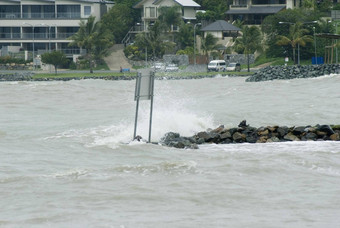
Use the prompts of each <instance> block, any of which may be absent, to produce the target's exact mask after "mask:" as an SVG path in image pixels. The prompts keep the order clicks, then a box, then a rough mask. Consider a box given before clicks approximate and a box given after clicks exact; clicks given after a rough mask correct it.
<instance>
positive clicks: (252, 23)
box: [244, 20, 263, 25]
mask: <svg viewBox="0 0 340 228" xmlns="http://www.w3.org/2000/svg"><path fill="white" fill-rule="evenodd" d="M262 21H263V20H245V21H244V24H246V25H260V24H262Z"/></svg>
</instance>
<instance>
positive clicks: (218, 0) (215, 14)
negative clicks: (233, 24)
mask: <svg viewBox="0 0 340 228" xmlns="http://www.w3.org/2000/svg"><path fill="white" fill-rule="evenodd" d="M197 3H198V4H200V5H201V6H202V8H203V9H205V10H206V11H207V12H209V17H210V19H212V20H222V19H224V18H225V12H226V11H227V10H228V7H229V5H230V4H231V3H232V0H202V1H197Z"/></svg>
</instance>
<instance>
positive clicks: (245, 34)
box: [234, 26, 262, 72]
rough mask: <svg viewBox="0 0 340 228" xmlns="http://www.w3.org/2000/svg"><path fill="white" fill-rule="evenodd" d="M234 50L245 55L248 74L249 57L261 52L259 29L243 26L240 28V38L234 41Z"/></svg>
mask: <svg viewBox="0 0 340 228" xmlns="http://www.w3.org/2000/svg"><path fill="white" fill-rule="evenodd" d="M234 50H235V51H236V52H237V53H243V54H245V55H247V63H248V64H247V65H248V72H249V71H250V69H249V65H250V63H249V55H250V54H253V53H254V52H256V51H260V50H262V35H261V32H260V29H259V28H258V27H256V26H250V27H248V26H244V27H243V28H242V36H241V37H239V38H237V39H236V41H235V45H234Z"/></svg>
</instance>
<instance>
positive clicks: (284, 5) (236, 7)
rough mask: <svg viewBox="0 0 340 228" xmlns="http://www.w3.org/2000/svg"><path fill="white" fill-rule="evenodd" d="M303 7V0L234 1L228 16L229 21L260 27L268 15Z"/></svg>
mask: <svg viewBox="0 0 340 228" xmlns="http://www.w3.org/2000/svg"><path fill="white" fill-rule="evenodd" d="M301 5H302V0H233V3H232V5H230V9H229V10H228V11H227V12H226V16H227V19H228V20H229V21H235V20H240V21H243V22H244V23H245V24H248V25H259V24H261V23H262V21H263V19H264V18H265V17H266V16H268V15H273V14H276V13H278V12H280V11H281V10H284V9H289V8H297V7H300V6H301Z"/></svg>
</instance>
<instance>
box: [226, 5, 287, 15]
mask: <svg viewBox="0 0 340 228" xmlns="http://www.w3.org/2000/svg"><path fill="white" fill-rule="evenodd" d="M284 8H286V6H249V8H246V9H230V10H228V11H227V12H226V14H275V13H277V12H279V11H281V10H283V9H284Z"/></svg>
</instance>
